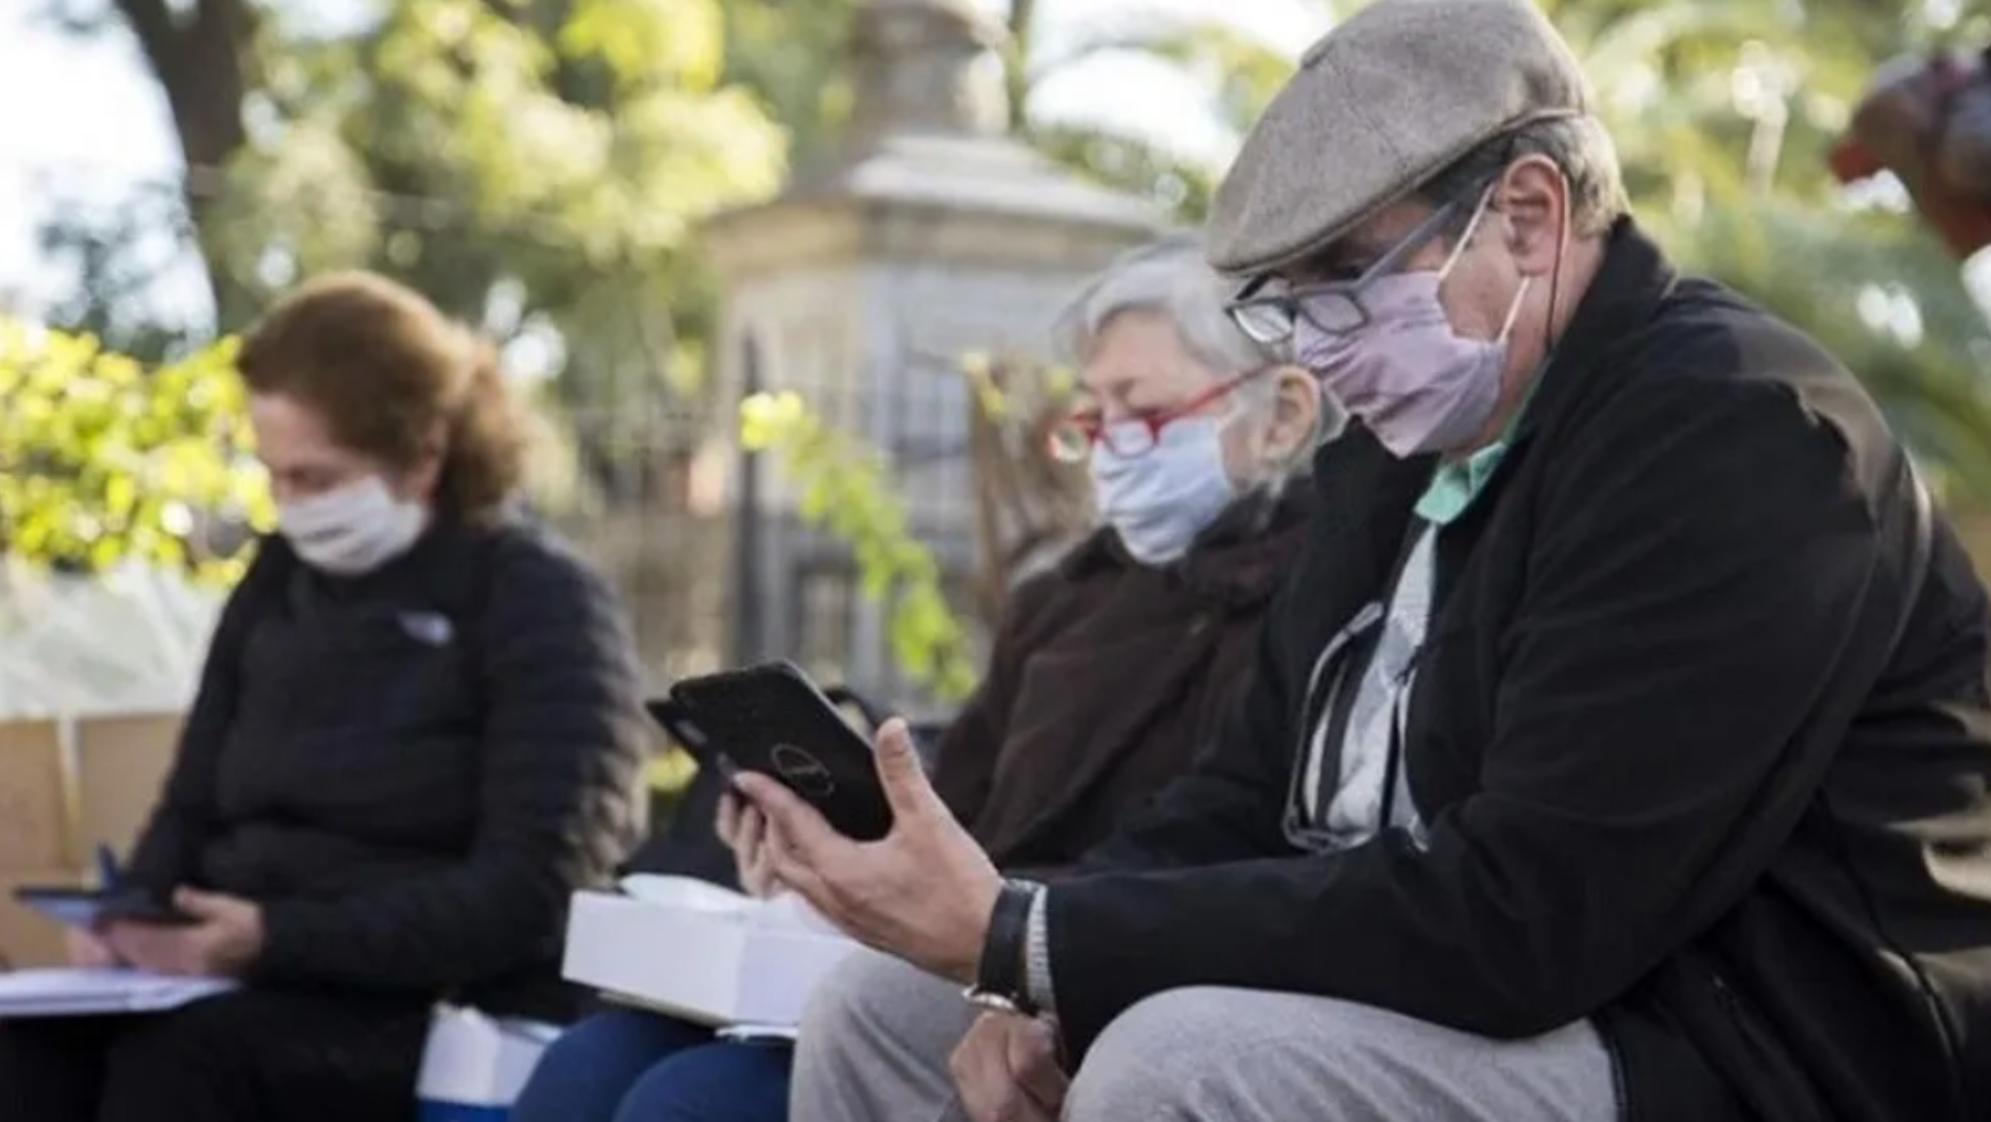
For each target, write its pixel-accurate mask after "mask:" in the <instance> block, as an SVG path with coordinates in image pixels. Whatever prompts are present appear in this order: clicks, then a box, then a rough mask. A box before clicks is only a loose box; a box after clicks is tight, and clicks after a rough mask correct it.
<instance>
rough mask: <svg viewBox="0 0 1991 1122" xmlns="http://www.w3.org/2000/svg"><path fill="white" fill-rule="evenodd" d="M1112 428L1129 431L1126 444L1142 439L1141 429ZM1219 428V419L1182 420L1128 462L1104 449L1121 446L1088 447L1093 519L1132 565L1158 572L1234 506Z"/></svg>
mask: <svg viewBox="0 0 1991 1122" xmlns="http://www.w3.org/2000/svg"><path fill="white" fill-rule="evenodd" d="M1119 426H1129V427H1128V428H1127V430H1126V431H1127V434H1128V436H1129V438H1130V441H1132V440H1138V441H1140V442H1145V441H1146V440H1147V439H1148V431H1147V425H1146V423H1145V422H1142V421H1121V422H1118V423H1117V425H1116V426H1115V427H1119ZM1223 427H1224V419H1223V418H1218V417H1183V418H1180V419H1178V420H1175V421H1171V422H1169V423H1168V424H1167V425H1166V426H1164V427H1163V428H1162V430H1161V435H1160V438H1159V440H1157V441H1156V443H1155V445H1154V447H1153V448H1150V449H1148V450H1147V451H1146V452H1143V453H1141V454H1140V455H1136V456H1121V455H1116V454H1115V453H1114V452H1113V450H1112V449H1111V448H1110V447H1109V445H1111V444H1115V443H1119V444H1121V446H1122V447H1127V446H1129V443H1127V442H1119V441H1113V440H1102V441H1100V442H1099V443H1097V444H1095V445H1094V446H1093V449H1092V487H1093V493H1094V495H1095V496H1096V497H1097V498H1098V501H1099V513H1100V515H1101V516H1102V517H1103V518H1105V520H1106V522H1107V524H1108V525H1110V526H1112V527H1113V529H1114V530H1116V531H1117V532H1118V533H1119V535H1120V541H1121V543H1122V544H1124V545H1125V546H1126V547H1127V552H1128V553H1130V554H1132V555H1133V557H1134V560H1136V561H1139V562H1140V563H1142V564H1143V565H1165V564H1167V563H1169V562H1171V561H1174V560H1177V559H1179V558H1180V557H1182V555H1183V554H1185V553H1188V552H1189V546H1190V544H1191V543H1193V542H1194V541H1195V540H1196V536H1197V535H1198V534H1201V533H1202V532H1203V531H1204V530H1206V529H1208V528H1209V527H1210V524H1211V523H1213V522H1215V521H1216V520H1217V517H1218V516H1219V515H1221V514H1222V513H1223V512H1224V508H1226V507H1228V506H1230V505H1231V502H1232V500H1234V499H1236V498H1237V487H1236V485H1235V484H1233V483H1232V482H1231V476H1230V472H1229V471H1227V470H1225V468H1224V445H1223ZM1137 429H1138V430H1139V432H1138V433H1137V432H1135V431H1134V430H1137Z"/></svg>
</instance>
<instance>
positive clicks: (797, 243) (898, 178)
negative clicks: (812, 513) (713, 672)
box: [703, 0, 1165, 702]
mask: <svg viewBox="0 0 1991 1122" xmlns="http://www.w3.org/2000/svg"><path fill="white" fill-rule="evenodd" d="M965 4H966V0H872V2H871V3H870V4H869V5H868V6H866V7H864V8H862V9H860V11H859V13H858V16H857V19H858V25H857V29H856V41H855V48H856V52H857V56H858V66H859V68H860V75H861V77H860V82H859V98H858V103H857V105H856V107H855V117H854V127H853V130H852V132H851V135H850V137H849V139H848V143H847V145H846V147H845V148H844V150H843V153H842V155H841V158H840V159H838V160H836V161H834V162H833V163H831V164H830V165H829V166H828V167H825V168H821V169H816V170H815V171H814V172H813V173H812V174H809V175H807V176H805V177H802V178H800V179H798V181H797V182H796V183H795V184H794V185H793V186H792V187H791V188H790V190H789V191H788V192H787V193H785V194H784V195H782V196H781V197H780V198H778V199H776V200H775V201H774V202H772V203H768V204H766V205H762V206H757V207H751V208H747V209H744V210H738V211H733V212H729V213H726V214H722V215H719V216H717V217H716V218H714V219H712V220H711V221H710V222H709V223H707V225H706V227H705V229H704V231H703V233H704V239H705V244H706V246H707V247H708V250H709V252H710V255H711V258H712V260H713V261H714V263H715V265H716V267H717V270H718V273H719V277H720V283H721V311H720V318H719V333H718V335H717V337H716V338H715V340H714V346H715V357H716V358H717V360H718V361H717V362H716V368H717V376H718V378H719V380H720V385H721V387H722V388H723V390H724V391H725V392H726V405H727V407H728V408H729V409H730V408H731V407H733V406H736V405H737V402H738V399H739V396H740V394H741V392H742V381H743V378H744V376H745V370H744V366H743V358H742V356H743V355H744V354H745V353H746V351H747V349H748V342H749V340H751V341H752V343H753V346H754V347H755V348H757V351H758V358H759V381H760V386H761V388H763V389H766V390H775V391H778V390H794V391H796V392H798V393H800V394H801V395H802V396H803V397H804V398H805V399H807V400H808V401H809V402H810V404H811V405H812V406H813V407H814V408H815V409H816V410H817V411H818V412H819V413H820V414H821V415H822V416H824V417H825V418H826V419H828V420H829V421H830V422H831V423H833V424H836V425H838V426H840V427H842V428H843V429H845V430H846V431H849V432H852V433H855V434H857V435H860V436H862V437H864V438H865V439H867V440H868V441H870V442H871V443H872V444H873V445H874V446H876V447H877V448H878V449H879V450H880V451H881V452H882V453H883V454H884V455H885V456H886V457H887V458H888V459H889V460H890V461H891V462H892V464H893V466H894V469H895V481H896V482H897V483H898V484H899V485H900V491H901V493H902V494H903V495H905V496H906V498H907V500H908V502H909V504H910V505H911V507H912V513H913V518H914V522H915V525H916V527H917V529H918V532H919V533H920V534H921V536H922V537H923V539H924V540H926V541H927V543H928V544H929V545H931V546H932V547H933V548H934V550H935V551H936V553H937V554H938V555H939V557H940V559H941V562H942V565H943V568H945V569H947V570H948V571H949V572H950V573H954V574H959V575H960V576H962V577H963V578H965V577H966V576H967V575H968V574H969V571H970V570H971V568H972V566H973V565H974V562H975V548H974V547H975V540H974V534H975V529H974V527H975V518H974V508H973V480H972V479H971V478H970V477H969V474H968V473H969V469H970V466H971V459H970V450H969V446H968V445H969V438H968V432H969V429H968V425H969V419H970V412H969V411H970V409H971V408H972V403H971V400H970V395H969V390H968V386H967V384H966V381H965V379H964V378H963V377H962V376H961V374H960V370H959V361H960V358H961V357H962V356H963V355H965V354H967V353H969V352H972V351H981V352H995V353H1007V354H1014V355H1024V356H1031V355H1035V356H1042V357H1049V356H1048V351H1049V345H1050V340H1049V328H1050V326H1051V323H1052V321H1053V320H1054V319H1055V317H1056V314H1057V312H1058V311H1059V310H1061V308H1062V307H1063V305H1064V303H1065V301H1066V300H1068V299H1069V298H1070V296H1071V294H1072V293H1073V292H1074V291H1075V289H1076V287H1077V285H1078V283H1079V282H1080V281H1081V280H1082V279H1084V278H1085V277H1086V276H1088V275H1090V274H1091V273H1093V272H1094V271H1095V270H1097V269H1098V268H1099V267H1100V266H1101V265H1103V264H1104V263H1105V262H1106V261H1108V260H1110V259H1111V258H1112V257H1113V256H1114V255H1116V254H1117V253H1119V252H1121V251H1122V250H1124V249H1126V248H1128V247H1130V246H1132V245H1135V244H1138V243H1140V242H1143V241H1146V240H1148V239H1150V238H1152V237H1154V236H1156V235H1157V234H1158V233H1159V232H1161V230H1162V229H1163V228H1164V226H1165V221H1164V219H1163V217H1162V216H1161V215H1160V213H1159V212H1157V211H1156V210H1155V209H1154V208H1152V207H1151V206H1150V205H1149V204H1147V203H1146V202H1145V201H1143V200H1139V199H1135V198H1132V197H1129V196H1125V195H1121V194H1118V193H1115V192H1111V191H1107V190H1104V189H1102V188H1099V187H1097V186H1095V185H1093V184H1091V183H1089V182H1086V181H1084V180H1082V179H1080V178H1079V177H1077V176H1076V175H1074V174H1072V173H1070V172H1068V171H1066V170H1065V169H1063V168H1061V167H1058V166H1056V165H1054V164H1052V163H1051V162H1050V161H1049V160H1047V159H1046V158H1044V157H1043V156H1041V155H1039V154H1038V153H1036V152H1034V151H1032V150H1031V149H1029V148H1027V147H1025V146H1024V145H1022V144H1020V143H1018V142H1016V141H1015V140H1013V139H1011V138H1010V137H1008V136H1007V135H1006V134H1005V133H1004V127H1005V126H1004V119H1005V112H1004V103H1003V91H1002V75H1001V67H1000V65H999V62H998V59H997V57H996V55H995V53H994V50H995V48H996V46H997V45H998V43H999V38H998V36H999V30H997V29H991V27H990V26H989V25H988V24H987V23H985V22H984V21H982V20H981V19H980V18H978V17H977V16H976V15H975V14H974V13H973V12H972V11H971V10H970V9H968V8H967V7H966V6H965ZM739 482H740V481H739V480H738V479H737V478H736V479H735V480H734V484H735V486H734V491H733V494H734V496H735V499H736V501H737V500H738V499H739V498H740V497H741V496H740V489H739V487H738V484H739ZM755 490H756V495H755V500H754V503H753V506H752V508H751V509H741V510H739V511H737V516H738V517H742V518H748V519H755V520H757V523H758V524H757V525H756V526H755V527H754V530H755V532H753V533H742V534H736V535H735V540H737V541H744V542H751V543H752V545H751V547H750V548H752V549H753V550H755V551H756V556H753V557H750V558H735V564H734V566H733V572H734V573H736V574H745V575H746V577H747V579H748V580H750V581H751V582H752V583H753V585H754V587H753V588H751V589H749V588H744V587H742V588H735V589H734V590H733V594H734V595H735V596H740V595H753V596H757V597H759V598H760V605H759V611H758V613H740V612H737V611H736V612H735V613H734V618H735V619H743V618H757V619H758V623H757V624H756V626H759V627H760V628H761V629H762V633H761V634H758V635H753V636H740V637H737V640H736V646H738V647H740V648H741V649H750V650H756V651H759V652H763V653H767V654H773V655H785V656H787V657H791V658H797V659H798V661H805V662H807V661H814V662H817V663H818V664H819V665H818V666H817V667H816V669H818V670H820V671H822V672H824V673H825V674H828V673H830V672H832V671H834V672H836V673H838V674H841V675H842V676H845V677H847V678H848V679H849V681H850V682H851V684H853V685H855V686H857V687H858V688H860V689H863V690H866V691H868V692H872V693H874V695H876V696H879V697H880V698H881V699H886V700H891V701H894V702H898V701H905V700H916V699H911V698H908V697H907V695H906V694H905V692H904V691H903V690H902V688H901V687H902V683H901V682H900V681H899V679H898V678H897V676H896V675H895V674H894V672H893V670H892V667H891V665H890V658H889V644H888V642H887V640H886V636H885V631H884V620H883V617H882V613H881V612H880V611H879V610H878V608H877V606H875V605H871V604H868V603H861V602H860V603H856V604H855V605H854V607H853V608H852V610H851V613H850V618H849V620H848V621H847V626H845V625H841V624H838V623H837V622H836V621H834V620H832V619H829V618H826V617H828V616H833V615H834V614H835V613H834V611H833V610H832V609H833V607H834V604H835V602H836V601H837V594H836V593H835V591H834V581H835V579H836V576H835V574H836V573H838V572H839V571H848V567H849V559H848V556H847V554H846V553H845V551H843V550H842V549H841V548H840V546H839V545H838V544H837V543H835V542H833V541H830V540H828V539H826V538H824V537H823V536H822V535H819V534H817V533H815V532H813V531H810V530H808V529H806V528H805V527H802V526H801V525H800V523H799V521H798V519H797V518H796V516H795V506H794V489H793V487H792V486H790V485H789V484H788V483H787V482H786V481H785V480H783V479H782V478H781V473H780V471H779V469H776V470H773V471H763V472H761V473H760V477H759V479H758V481H757V486H756V488H755ZM826 582H827V583H826ZM850 595H851V596H852V597H853V598H854V597H856V592H855V590H854V585H853V586H851V591H850ZM964 607H965V605H964ZM830 628H840V630H841V632H842V633H841V634H840V635H837V636H835V639H834V641H833V642H826V639H825V631H826V629H830Z"/></svg>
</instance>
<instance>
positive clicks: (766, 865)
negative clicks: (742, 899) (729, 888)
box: [718, 791, 788, 899]
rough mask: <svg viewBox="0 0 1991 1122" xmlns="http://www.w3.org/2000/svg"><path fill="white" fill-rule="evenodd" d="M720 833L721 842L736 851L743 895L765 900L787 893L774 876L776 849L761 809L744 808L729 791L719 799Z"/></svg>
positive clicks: (737, 869)
mask: <svg viewBox="0 0 1991 1122" xmlns="http://www.w3.org/2000/svg"><path fill="white" fill-rule="evenodd" d="M718 831H719V840H720V841H722V842H725V843H726V848H727V849H730V850H732V851H733V869H734V871H735V872H736V873H737V874H738V875H739V878H740V888H741V890H742V891H744V892H746V894H747V895H749V896H757V897H760V898H762V899H765V898H767V897H769V896H776V895H779V894H781V893H782V892H784V891H786V890H787V887H788V886H787V885H784V884H782V883H781V878H780V877H778V876H776V875H774V852H773V851H774V847H773V846H771V845H769V844H768V841H767V816H766V815H763V814H762V813H761V812H760V808H759V807H755V806H751V805H743V804H742V802H741V800H740V798H739V796H737V795H735V794H733V793H732V792H730V791H728V792H726V793H725V794H723V795H720V796H719V822H718Z"/></svg>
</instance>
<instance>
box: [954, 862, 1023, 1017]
mask: <svg viewBox="0 0 1991 1122" xmlns="http://www.w3.org/2000/svg"><path fill="white" fill-rule="evenodd" d="M1037 892H1038V889H1037V886H1036V885H1033V884H1027V883H1024V882H1022V881H1013V880H1006V881H1003V882H1002V889H1001V891H999V892H997V893H996V902H995V909H994V910H993V911H991V912H990V913H989V932H988V935H987V936H986V937H985V938H984V939H983V941H982V964H981V968H980V969H979V970H978V971H977V972H976V974H975V984H974V985H973V986H970V987H969V988H968V991H967V993H966V995H965V996H966V997H967V999H968V1001H969V1002H970V1003H971V1004H973V1005H976V1006H979V1007H980V1008H983V1009H989V1010H993V1011H995V1012H998V1013H1016V1014H1020V1015H1022V1016H1025V1017H1034V1016H1036V1015H1037V1007H1036V1005H1035V1004H1034V1003H1033V1002H1032V1001H1031V1000H1030V994H1029V979H1028V978H1027V977H1026V976H1025V971H1024V965H1023V956H1024V951H1025V944H1026V941H1027V939H1028V936H1029V930H1030V906H1031V905H1032V904H1033V903H1035V902H1036V900H1037Z"/></svg>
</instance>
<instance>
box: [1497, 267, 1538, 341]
mask: <svg viewBox="0 0 1991 1122" xmlns="http://www.w3.org/2000/svg"><path fill="white" fill-rule="evenodd" d="M1533 283H1535V278H1533V277H1522V278H1521V287H1520V288H1518V289H1515V290H1514V303H1513V305H1512V306H1510V307H1509V308H1508V309H1507V322H1506V323H1503V324H1501V325H1500V334H1499V335H1498V336H1497V337H1496V338H1495V339H1494V342H1497V343H1505V342H1506V341H1507V339H1508V337H1509V336H1511V335H1513V334H1514V321H1516V320H1518V319H1520V318H1521V302H1522V301H1523V300H1526V299H1527V298H1528V286H1529V285H1531V284H1533Z"/></svg>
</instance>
